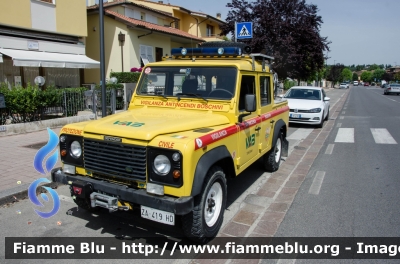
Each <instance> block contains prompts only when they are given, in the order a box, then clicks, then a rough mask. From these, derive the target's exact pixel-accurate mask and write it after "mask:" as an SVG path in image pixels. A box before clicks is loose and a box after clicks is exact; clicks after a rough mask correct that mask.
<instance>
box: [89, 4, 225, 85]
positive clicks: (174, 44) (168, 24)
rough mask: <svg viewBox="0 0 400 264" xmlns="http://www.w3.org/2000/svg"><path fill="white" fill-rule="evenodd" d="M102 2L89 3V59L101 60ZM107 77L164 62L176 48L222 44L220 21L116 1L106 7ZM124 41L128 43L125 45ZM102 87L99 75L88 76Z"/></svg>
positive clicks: (171, 7)
mask: <svg viewBox="0 0 400 264" xmlns="http://www.w3.org/2000/svg"><path fill="white" fill-rule="evenodd" d="M98 3H99V2H98V0H87V4H88V8H87V14H88V17H87V24H88V37H87V40H86V46H87V55H88V56H90V57H92V58H94V59H96V60H99V59H100V35H99V34H100V31H99V5H98ZM103 8H104V47H105V69H106V77H107V78H108V77H109V76H110V73H111V72H112V71H113V72H121V71H130V69H131V68H133V67H136V68H140V67H143V66H144V65H145V64H146V63H147V62H152V61H160V60H162V57H163V56H168V55H170V52H171V49H172V48H178V47H197V45H198V44H199V43H202V42H205V41H211V40H212V41H215V40H220V41H222V40H223V39H222V37H221V36H219V33H220V32H221V30H220V29H219V26H220V25H222V24H223V23H225V22H223V21H222V20H220V19H219V18H216V17H212V16H209V15H206V14H203V13H198V12H192V11H190V10H188V9H185V8H182V7H179V6H174V5H170V4H164V3H162V1H158V2H151V1H137V0H114V1H108V2H104V3H103ZM122 39H124V41H121V40H122ZM85 76H86V79H85V80H86V81H87V82H94V83H98V82H99V80H100V73H99V72H91V73H88V74H86V73H85Z"/></svg>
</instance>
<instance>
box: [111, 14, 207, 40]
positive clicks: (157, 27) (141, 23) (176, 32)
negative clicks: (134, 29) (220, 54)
mask: <svg viewBox="0 0 400 264" xmlns="http://www.w3.org/2000/svg"><path fill="white" fill-rule="evenodd" d="M104 12H105V14H106V15H112V16H115V17H118V18H119V19H122V20H123V21H125V22H128V23H130V24H132V25H135V26H142V27H145V28H147V29H149V30H155V31H159V32H163V33H167V34H172V35H176V36H180V37H184V38H189V39H193V40H196V41H201V42H204V39H202V38H199V37H196V36H194V35H192V34H189V33H187V32H185V31H182V30H179V29H176V28H172V27H164V26H160V25H157V24H153V23H149V22H146V21H142V20H138V19H134V18H130V17H126V16H124V15H121V14H119V13H117V12H114V11H111V10H104Z"/></svg>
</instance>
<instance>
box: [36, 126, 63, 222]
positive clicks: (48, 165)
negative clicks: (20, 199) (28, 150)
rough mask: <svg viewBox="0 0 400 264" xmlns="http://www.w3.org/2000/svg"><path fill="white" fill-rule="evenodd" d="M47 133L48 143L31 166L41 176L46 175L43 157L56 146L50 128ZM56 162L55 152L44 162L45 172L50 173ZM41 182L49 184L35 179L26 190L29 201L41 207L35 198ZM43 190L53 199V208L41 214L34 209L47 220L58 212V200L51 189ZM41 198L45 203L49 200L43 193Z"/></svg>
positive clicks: (43, 179)
mask: <svg viewBox="0 0 400 264" xmlns="http://www.w3.org/2000/svg"><path fill="white" fill-rule="evenodd" d="M47 132H48V133H49V141H48V142H47V144H46V145H45V146H44V147H42V148H41V149H39V150H38V152H37V153H36V155H35V158H34V160H33V166H34V168H35V170H37V171H38V172H40V173H41V174H44V175H46V171H45V170H44V168H43V165H42V163H43V161H44V159H45V157H46V156H47V155H48V154H50V153H51V152H52V151H53V150H54V149H55V148H56V147H57V145H58V136H57V134H56V133H55V132H54V131H53V130H51V129H50V128H47ZM57 160H58V151H55V152H54V153H53V154H52V155H51V156H50V157H49V158H48V159H47V160H46V170H47V172H49V171H51V170H52V169H53V168H54V166H55V165H56V163H57ZM42 182H47V183H49V182H50V181H49V180H48V179H46V178H40V179H37V180H35V181H34V182H32V183H31V185H30V186H29V188H28V196H29V200H31V202H32V203H33V204H35V205H37V206H43V204H42V203H41V202H40V201H39V200H38V198H37V197H36V189H37V187H38V185H39V184H40V183H42ZM43 188H45V189H46V190H47V191H48V192H49V193H50V195H51V197H52V199H53V202H54V206H53V209H52V210H51V211H50V212H41V211H39V210H36V209H35V212H36V213H37V214H38V215H39V216H40V217H42V218H49V217H52V216H53V215H55V214H56V213H57V212H58V210H59V209H60V198H59V197H58V194H57V192H56V191H54V190H53V189H51V188H49V187H43ZM41 197H42V198H43V200H44V201H46V202H48V201H49V198H48V197H47V195H46V194H45V193H42V194H41Z"/></svg>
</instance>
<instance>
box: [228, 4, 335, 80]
mask: <svg viewBox="0 0 400 264" xmlns="http://www.w3.org/2000/svg"><path fill="white" fill-rule="evenodd" d="M227 7H229V8H231V10H230V11H229V12H228V15H227V18H226V22H227V23H226V24H225V25H223V26H221V30H222V32H221V34H223V35H227V34H228V33H234V29H235V22H236V21H252V22H253V38H252V39H251V40H246V41H244V42H245V43H247V44H248V45H249V46H251V48H252V50H253V52H265V53H266V54H267V55H270V56H273V57H274V58H275V64H274V70H275V71H276V72H277V73H278V75H279V77H280V78H282V79H285V78H286V77H292V78H297V79H298V80H300V79H302V80H307V79H308V78H309V77H310V76H312V75H315V74H316V73H317V72H318V71H319V70H320V69H322V68H323V67H324V61H325V57H324V51H329V47H328V44H329V42H328V40H327V38H326V37H321V36H320V34H319V31H320V27H321V24H322V19H321V17H320V16H318V15H317V10H318V9H317V6H316V5H313V4H306V2H305V0H258V1H255V2H248V1H246V0H232V3H228V4H227ZM233 35H234V34H233Z"/></svg>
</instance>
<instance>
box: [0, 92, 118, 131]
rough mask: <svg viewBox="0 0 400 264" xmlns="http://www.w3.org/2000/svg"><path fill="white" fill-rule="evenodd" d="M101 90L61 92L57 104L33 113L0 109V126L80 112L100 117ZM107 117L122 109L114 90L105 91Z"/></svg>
mask: <svg viewBox="0 0 400 264" xmlns="http://www.w3.org/2000/svg"><path fill="white" fill-rule="evenodd" d="M101 104H102V103H101V90H88V91H77V90H71V91H68V90H67V91H63V92H62V93H60V98H59V100H57V103H54V104H53V105H51V106H43V107H40V108H38V109H36V110H35V111H33V112H23V113H14V112H12V111H11V110H10V109H7V108H0V125H6V124H16V123H26V122H32V121H40V120H45V119H51V118H58V117H68V116H76V115H78V113H79V112H80V111H85V110H86V111H87V110H89V111H92V112H93V113H94V114H95V115H96V116H101V115H102V105H101ZM106 105H107V106H106V107H107V115H111V114H114V113H115V111H116V110H120V109H124V101H123V98H122V94H118V92H117V91H115V89H108V90H106Z"/></svg>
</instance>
